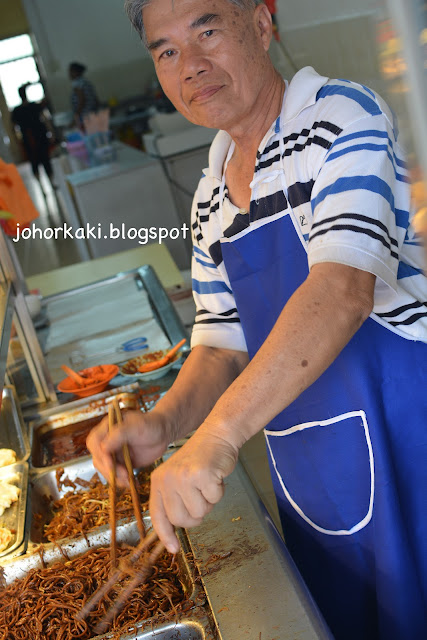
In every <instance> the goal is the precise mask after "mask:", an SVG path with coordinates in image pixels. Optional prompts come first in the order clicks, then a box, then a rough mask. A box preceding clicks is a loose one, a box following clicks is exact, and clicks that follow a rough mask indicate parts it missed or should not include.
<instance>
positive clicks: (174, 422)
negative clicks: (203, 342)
mask: <svg viewBox="0 0 427 640" xmlns="http://www.w3.org/2000/svg"><path fill="white" fill-rule="evenodd" d="M247 363H248V355H247V353H245V352H243V351H233V350H230V349H218V348H211V347H205V346H197V347H195V348H194V349H193V350H192V352H191V353H190V355H189V356H188V358H187V360H186V361H185V362H184V364H183V366H182V368H181V370H180V372H179V374H178V376H177V379H176V381H175V382H174V384H173V385H172V387H171V388H170V389H169V391H168V392H167V393H166V394H165V395H164V396H163V398H161V399H160V400H159V402H158V403H157V404H156V406H155V408H154V409H153V410H152V411H150V412H149V413H148V414H144V413H141V412H140V411H129V412H126V413H125V414H124V416H123V428H122V429H116V430H115V432H114V434H112V435H109V433H108V418H106V419H104V420H103V421H102V422H101V423H100V424H99V425H98V426H97V427H95V428H94V429H92V431H91V432H90V434H89V436H88V440H87V445H88V448H89V451H90V452H91V453H92V456H93V463H94V465H95V467H96V468H97V469H98V470H99V471H100V472H101V473H102V475H103V476H104V477H105V478H109V475H110V472H111V469H112V458H111V454H112V453H113V452H114V453H116V454H117V456H118V462H119V465H118V467H117V478H118V481H119V483H120V484H122V485H125V484H126V483H127V472H126V469H125V467H124V465H123V460H121V457H120V456H121V449H122V446H123V444H124V443H125V442H127V443H128V445H129V448H130V453H131V457H132V463H133V466H134V467H142V466H147V465H149V464H151V463H152V462H153V461H154V460H156V459H157V458H158V457H159V456H161V455H162V453H164V451H165V449H166V448H167V446H168V444H169V443H170V442H172V441H173V440H176V439H178V438H181V437H183V436H184V435H186V434H187V433H189V432H191V431H193V430H194V429H196V428H197V427H198V426H199V425H200V424H201V423H202V422H203V421H204V420H205V418H206V416H207V415H208V414H209V412H210V411H211V409H212V408H213V407H214V405H215V403H216V401H217V400H218V398H219V397H220V396H221V394H223V393H224V391H225V390H226V389H227V387H228V386H229V385H230V384H231V383H232V382H233V380H235V378H236V377H237V376H238V375H239V374H240V373H241V372H242V371H243V369H244V368H245V366H246V365H247ZM120 463H121V464H120Z"/></svg>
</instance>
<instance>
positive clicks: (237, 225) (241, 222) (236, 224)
mask: <svg viewBox="0 0 427 640" xmlns="http://www.w3.org/2000/svg"><path fill="white" fill-rule="evenodd" d="M248 227H249V213H238V214H237V215H236V216H235V218H234V220H233V222H232V223H231V224H230V226H229V227H227V229H226V230H225V231H224V238H232V237H233V236H237V234H238V233H240V232H241V231H244V229H247V228H248Z"/></svg>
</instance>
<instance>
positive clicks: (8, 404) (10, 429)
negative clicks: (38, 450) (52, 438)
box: [0, 387, 30, 462]
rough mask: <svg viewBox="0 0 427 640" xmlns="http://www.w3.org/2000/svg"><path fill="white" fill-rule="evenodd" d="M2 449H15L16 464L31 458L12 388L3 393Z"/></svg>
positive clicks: (0, 441) (0, 429)
mask: <svg viewBox="0 0 427 640" xmlns="http://www.w3.org/2000/svg"><path fill="white" fill-rule="evenodd" d="M0 449H13V450H14V451H15V453H16V462H25V461H26V460H28V458H29V456H30V445H29V442H28V438H27V435H26V433H25V431H24V427H23V422H22V417H21V414H20V411H19V409H18V404H17V402H16V396H15V395H14V390H13V388H12V387H5V388H4V389H3V393H2V402H1V409H0Z"/></svg>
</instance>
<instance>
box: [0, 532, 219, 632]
mask: <svg viewBox="0 0 427 640" xmlns="http://www.w3.org/2000/svg"><path fill="white" fill-rule="evenodd" d="M177 533H178V537H179V538H180V542H181V550H180V552H179V553H178V554H177V560H178V563H179V567H180V579H181V581H182V584H183V585H184V588H185V590H186V592H187V595H188V599H189V600H191V602H192V605H193V606H192V608H191V609H190V610H189V611H188V612H186V613H182V614H178V619H176V620H175V621H173V622H167V623H164V622H163V623H161V622H159V621H158V620H157V619H155V618H149V619H147V620H144V621H143V622H141V623H139V624H137V626H136V629H135V630H133V631H132V632H131V633H129V632H128V633H123V635H120V636H118V634H117V635H115V636H114V637H115V638H118V637H120V638H121V639H123V640H125V639H126V640H127V639H130V638H138V639H140V640H142V639H144V640H148V639H150V640H151V639H153V640H159V638H160V639H161V640H178V639H179V640H218V635H217V633H216V630H215V626H214V625H213V623H212V617H211V612H210V607H209V605H208V604H207V602H206V596H205V593H204V591H203V589H202V587H201V586H200V584H199V582H198V580H196V571H195V568H194V564H193V562H192V559H191V552H190V547H189V545H188V541H187V537H186V535H185V533H184V532H183V531H181V530H178V532H177ZM87 538H88V539H87V541H86V540H85V539H83V538H81V539H78V540H75V541H72V542H69V543H66V544H63V545H61V549H60V548H58V546H55V547H54V546H52V547H50V548H49V547H45V548H44V549H45V550H44V562H45V564H46V565H48V566H49V565H51V564H53V563H54V562H58V561H61V562H64V560H65V558H64V555H65V556H68V557H69V558H70V559H72V558H76V557H78V556H79V555H82V554H83V553H84V552H85V551H87V548H88V546H90V547H91V548H98V547H102V546H106V545H109V543H110V531H109V530H107V531H103V532H97V533H93V534H92V533H90V534H88V536H87ZM138 539H139V538H138V531H137V527H136V523H135V522H133V523H126V524H123V525H121V526H119V527H118V528H117V542H118V544H120V543H126V544H129V545H135V544H137V542H138ZM2 564H3V570H2V573H3V582H4V584H5V585H8V584H11V583H12V582H13V581H15V580H18V579H22V578H24V577H25V576H26V575H27V573H28V572H29V571H30V570H31V569H34V568H42V563H41V558H40V555H39V553H35V554H32V555H25V556H23V557H21V558H16V559H14V560H12V561H5V562H4V563H2ZM116 633H117V632H116ZM108 636H109V633H106V634H103V635H101V636H97V638H106V637H108ZM110 637H111V636H110Z"/></svg>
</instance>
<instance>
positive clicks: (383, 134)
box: [332, 129, 388, 147]
mask: <svg viewBox="0 0 427 640" xmlns="http://www.w3.org/2000/svg"><path fill="white" fill-rule="evenodd" d="M356 138H388V133H387V131H377V130H376V129H368V130H367V131H356V132H355V133H349V134H348V135H347V136H342V138H341V137H340V138H337V139H336V140H335V142H334V144H333V145H332V146H333V147H336V146H337V145H339V144H343V143H344V142H348V141H349V140H355V139H356Z"/></svg>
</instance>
